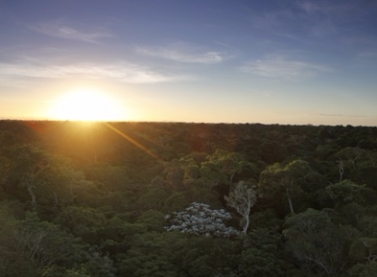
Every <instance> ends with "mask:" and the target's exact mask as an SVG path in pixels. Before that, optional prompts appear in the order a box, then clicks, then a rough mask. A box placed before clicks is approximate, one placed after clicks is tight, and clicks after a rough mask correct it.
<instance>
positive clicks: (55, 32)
mask: <svg viewBox="0 0 377 277" xmlns="http://www.w3.org/2000/svg"><path fill="white" fill-rule="evenodd" d="M31 29H32V30H34V31H37V32H39V33H42V34H45V35H47V36H52V37H57V38H63V39H69V40H77V41H84V42H90V43H99V41H100V40H101V39H103V38H110V37H112V35H111V34H110V33H106V32H103V31H101V32H83V31H79V30H77V29H74V28H71V27H68V26H65V25H60V24H51V23H49V24H47V23H45V24H39V25H37V26H35V27H32V28H31Z"/></svg>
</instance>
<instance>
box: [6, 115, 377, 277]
mask: <svg viewBox="0 0 377 277" xmlns="http://www.w3.org/2000/svg"><path fill="white" fill-rule="evenodd" d="M376 192H377V128H373V127H352V126H333V127H330V126H309V125H308V126H281V125H260V124H193V123H119V122H118V123H79V122H38V121H36V122H26V121H0V260H1V261H2V262H1V264H0V276H20V277H22V276H28V277H33V276H45V277H50V276H51V277H53V276H54V277H60V276H61V277H63V276H65V277H66V276H67V277H88V276H98V277H107V276H109V277H112V276H114V277H115V276H129V277H144V276H145V277H147V276H148V277H153V276H156V277H157V276H164V277H211V276H213V277H215V276H223V277H225V276H226V277H236V276H240V277H246V276H263V277H264V276H344V277H357V276H359V277H363V276H368V277H370V276H376V272H377V204H376V203H377V201H376V200H377V196H376ZM192 203H194V204H192ZM230 215H231V216H230ZM172 216H173V217H172ZM211 220H212V221H213V222H212V223H211ZM173 224H175V225H173ZM172 226H173V227H172ZM233 230H234V231H233ZM235 230H238V231H235ZM230 231H231V233H230V234H231V235H229V234H228V235H225V234H227V232H228V233H229V232H230Z"/></svg>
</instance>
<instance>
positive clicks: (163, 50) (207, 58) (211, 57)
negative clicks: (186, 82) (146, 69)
mask: <svg viewBox="0 0 377 277" xmlns="http://www.w3.org/2000/svg"><path fill="white" fill-rule="evenodd" d="M136 52H137V53H139V54H143V55H147V56H151V57H157V58H163V59H168V60H172V61H177V62H182V63H199V64H215V63H220V62H222V61H224V60H225V59H226V54H225V53H222V52H219V51H214V50H211V51H203V50H201V49H199V48H198V47H194V46H192V45H190V44H187V43H176V44H174V45H171V46H167V47H139V48H137V49H136Z"/></svg>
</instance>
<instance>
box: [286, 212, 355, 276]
mask: <svg viewBox="0 0 377 277" xmlns="http://www.w3.org/2000/svg"><path fill="white" fill-rule="evenodd" d="M283 234H284V236H285V239H286V240H287V242H286V250H287V251H288V252H289V253H291V255H292V256H293V257H294V258H295V260H296V262H297V265H298V266H299V267H300V268H301V270H302V271H304V272H305V273H308V274H310V273H312V274H317V275H319V276H335V275H337V274H339V273H340V272H342V271H343V270H344V268H345V265H346V261H347V259H346V256H347V252H348V250H347V246H348V243H349V242H350V241H351V240H352V239H353V234H354V230H352V229H351V228H347V227H343V226H337V225H336V224H334V223H332V222H331V219H330V216H329V215H328V213H326V212H324V211H317V210H313V209H308V210H307V211H306V212H303V213H300V214H297V215H293V216H291V217H289V218H287V219H286V229H285V230H284V231H283Z"/></svg>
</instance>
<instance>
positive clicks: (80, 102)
mask: <svg viewBox="0 0 377 277" xmlns="http://www.w3.org/2000/svg"><path fill="white" fill-rule="evenodd" d="M50 113H51V117H52V118H54V119H58V120H75V121H119V120H122V119H124V117H125V115H124V114H125V111H124V109H121V108H120V106H119V105H118V104H117V102H116V101H115V100H114V99H112V98H111V97H110V96H108V95H105V94H104V93H101V92H99V91H97V90H95V89H89V88H81V89H76V90H72V91H70V92H68V93H65V94H63V95H62V96H61V97H60V98H58V99H57V100H56V101H55V103H54V104H53V106H52V109H51V112H50Z"/></svg>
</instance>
